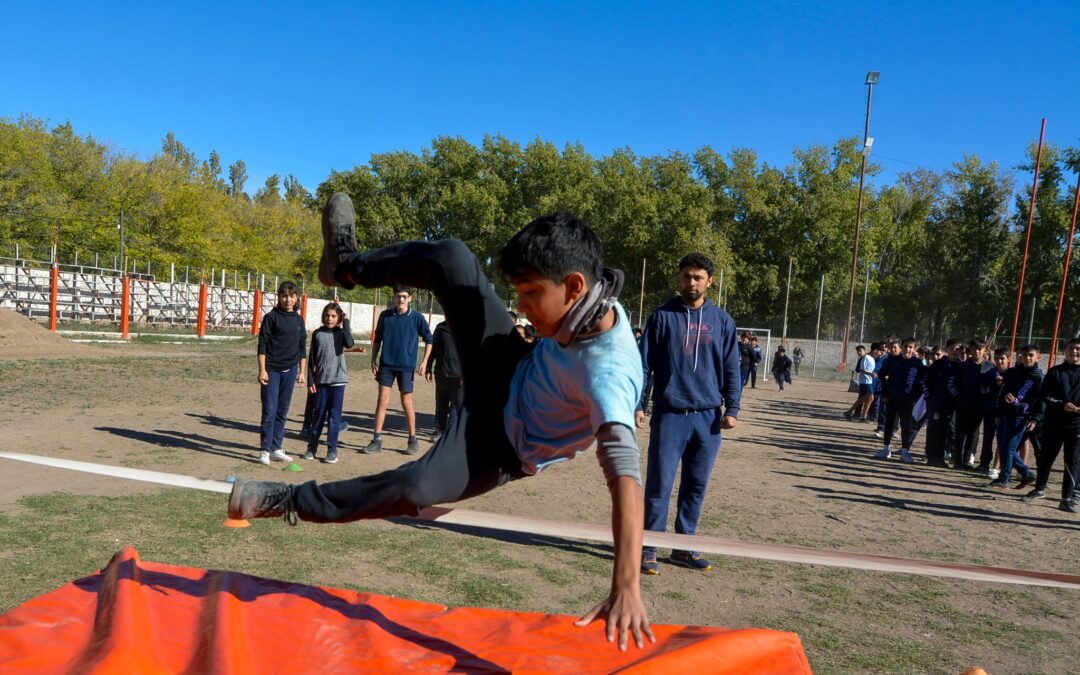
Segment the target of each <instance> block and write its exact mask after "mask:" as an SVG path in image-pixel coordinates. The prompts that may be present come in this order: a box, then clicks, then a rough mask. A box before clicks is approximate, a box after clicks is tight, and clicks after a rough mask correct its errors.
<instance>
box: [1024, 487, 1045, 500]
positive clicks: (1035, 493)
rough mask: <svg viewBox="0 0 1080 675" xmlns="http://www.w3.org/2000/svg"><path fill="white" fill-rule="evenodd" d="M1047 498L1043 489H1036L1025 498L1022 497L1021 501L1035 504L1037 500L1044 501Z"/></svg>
mask: <svg viewBox="0 0 1080 675" xmlns="http://www.w3.org/2000/svg"><path fill="white" fill-rule="evenodd" d="M1045 496H1046V490H1043V489H1042V488H1035V489H1034V490H1032V491H1031V492H1029V493H1027V494H1026V495H1024V496H1023V497H1021V498H1020V499H1021V501H1025V502H1033V501H1035V500H1036V499H1042V498H1043V497H1045Z"/></svg>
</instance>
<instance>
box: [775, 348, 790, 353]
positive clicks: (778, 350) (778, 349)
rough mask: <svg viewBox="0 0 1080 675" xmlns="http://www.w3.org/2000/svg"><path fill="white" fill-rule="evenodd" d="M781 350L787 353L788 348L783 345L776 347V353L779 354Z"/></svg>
mask: <svg viewBox="0 0 1080 675" xmlns="http://www.w3.org/2000/svg"><path fill="white" fill-rule="evenodd" d="M780 352H784V353H785V354H786V353H787V350H786V349H784V348H783V347H777V348H776V353H777V354H779V353H780Z"/></svg>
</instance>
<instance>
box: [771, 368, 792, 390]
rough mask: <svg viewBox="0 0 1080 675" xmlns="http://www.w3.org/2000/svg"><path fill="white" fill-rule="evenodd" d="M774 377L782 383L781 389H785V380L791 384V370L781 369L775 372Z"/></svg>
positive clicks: (778, 382) (777, 381)
mask: <svg viewBox="0 0 1080 675" xmlns="http://www.w3.org/2000/svg"><path fill="white" fill-rule="evenodd" d="M773 377H775V378H776V383H777V384H779V385H780V391H784V382H785V381H786V382H787V383H788V384H791V373H790V372H789V371H786V370H784V371H780V372H776V373H773Z"/></svg>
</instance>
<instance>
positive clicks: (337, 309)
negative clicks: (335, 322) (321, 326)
mask: <svg viewBox="0 0 1080 675" xmlns="http://www.w3.org/2000/svg"><path fill="white" fill-rule="evenodd" d="M330 311H334V312H337V315H338V319H340V318H341V317H343V316H345V310H343V309H342V308H341V305H339V304H337V303H336V302H328V303H326V307H323V310H322V318H323V320H324V321H325V320H326V313H327V312H330Z"/></svg>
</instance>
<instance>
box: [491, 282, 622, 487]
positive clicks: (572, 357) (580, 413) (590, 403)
mask: <svg viewBox="0 0 1080 675" xmlns="http://www.w3.org/2000/svg"><path fill="white" fill-rule="evenodd" d="M615 312H616V321H615V325H614V326H613V327H612V328H611V329H610V330H608V331H605V332H603V333H600V334H599V335H595V336H592V337H589V338H585V339H579V340H575V341H574V342H573V343H571V344H570V345H569V346H568V347H562V346H560V345H559V344H558V343H557V342H555V340H551V339H545V340H541V341H540V344H539V345H537V347H536V349H534V350H533V351H532V353H531V354H529V355H528V356H527V357H525V358H524V359H522V360H521V362H520V363H519V364H518V367H517V370H516V371H515V372H514V379H513V381H512V382H511V383H510V400H509V401H508V402H507V404H506V409H505V411H504V412H503V424H504V426H505V427H506V435H507V436H508V437H509V438H510V442H511V443H513V445H514V448H515V449H516V450H517V453H518V457H520V458H521V468H522V470H523V471H524V472H525V473H528V474H535V473H538V472H539V471H541V470H543V469H544V467H546V466H548V465H550V464H554V463H556V462H563V461H566V460H568V459H573V458H574V457H576V456H577V455H578V453H580V452H582V451H584V450H587V449H588V448H589V447H590V446H591V445H592V444H593V442H594V441H595V440H596V432H597V431H598V430H599V429H600V427H602V426H603V425H605V424H608V423H615V424H624V425H626V426H627V427H629V428H630V429H633V428H634V410H635V408H636V407H637V402H638V401H639V400H640V398H641V386H642V383H641V378H642V374H641V355H640V353H639V352H638V348H637V341H636V340H634V334H633V333H631V332H630V320H629V318H628V317H627V316H626V310H624V309H623V308H622V305H620V304H618V303H616V304H615Z"/></svg>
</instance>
